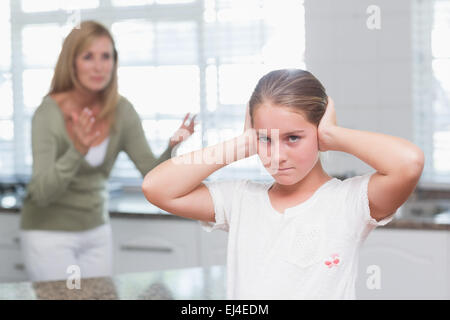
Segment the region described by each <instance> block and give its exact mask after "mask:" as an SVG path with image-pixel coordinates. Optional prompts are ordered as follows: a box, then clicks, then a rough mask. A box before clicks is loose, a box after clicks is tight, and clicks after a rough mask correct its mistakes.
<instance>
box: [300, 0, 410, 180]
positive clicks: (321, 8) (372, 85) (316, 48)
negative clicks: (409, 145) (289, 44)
mask: <svg viewBox="0 0 450 320" xmlns="http://www.w3.org/2000/svg"><path fill="white" fill-rule="evenodd" d="M370 5H376V6H378V7H379V8H380V17H381V23H380V26H381V28H380V29H379V30H377V29H375V30H370V29H369V28H368V27H367V24H366V22H367V20H368V18H369V17H370V16H371V13H366V10H367V8H368V7H369V6H370ZM305 13H306V17H305V18H306V56H305V59H306V66H307V69H308V70H309V71H310V72H312V73H313V74H314V75H315V76H316V77H317V78H318V79H319V80H320V81H321V82H322V84H323V85H324V86H325V88H326V89H327V92H328V94H329V95H330V96H331V97H332V98H333V99H334V101H335V106H336V113H337V120H338V124H339V125H342V126H344V127H348V128H352V129H359V130H368V131H375V132H382V133H385V134H390V135H395V136H399V137H402V138H405V139H408V140H410V141H412V140H413V137H414V135H413V113H412V110H413V109H412V94H411V76H412V71H411V70H412V68H411V62H412V50H411V26H410V24H411V18H410V14H411V1H410V0H395V1H389V0H383V1H380V0H370V1H367V0H305ZM323 163H324V167H325V169H326V170H327V172H329V173H331V174H342V173H344V172H350V171H353V172H354V173H356V174H361V173H365V172H368V171H372V169H371V168H370V167H369V166H368V165H366V164H365V163H363V162H362V161H360V160H359V159H357V158H355V157H354V156H351V155H347V154H344V153H340V152H327V155H326V160H325V162H323Z"/></svg>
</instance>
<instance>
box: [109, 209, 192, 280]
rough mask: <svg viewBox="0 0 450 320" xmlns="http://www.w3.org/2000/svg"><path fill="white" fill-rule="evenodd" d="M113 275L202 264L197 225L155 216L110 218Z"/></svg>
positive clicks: (186, 221)
mask: <svg viewBox="0 0 450 320" xmlns="http://www.w3.org/2000/svg"><path fill="white" fill-rule="evenodd" d="M111 228H112V232H113V246H114V274H120V273H130V272H144V271H153V270H163V269H174V268H187V267H194V266H199V265H200V252H199V249H198V246H199V240H200V239H199V237H200V233H199V231H200V230H199V226H198V222H196V221H193V220H188V219H170V220H169V219H158V218H156V217H152V218H149V217H142V218H139V217H138V218H136V217H123V218H122V217H114V218H111Z"/></svg>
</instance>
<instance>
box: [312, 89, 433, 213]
mask: <svg viewBox="0 0 450 320" xmlns="http://www.w3.org/2000/svg"><path fill="white" fill-rule="evenodd" d="M328 99H329V101H328V106H327V110H326V112H325V115H324V116H323V118H322V120H321V122H320V124H319V128H318V136H319V148H320V150H321V151H328V150H333V151H341V152H346V153H349V154H352V155H354V156H355V157H357V158H359V159H360V160H362V161H364V162H365V163H367V164H368V165H370V166H371V167H372V168H374V169H375V170H376V171H377V172H376V173H374V174H373V176H372V177H371V179H370V181H369V185H368V198H369V207H370V215H371V216H372V217H373V218H374V219H376V220H377V221H379V220H382V219H383V218H385V217H387V216H389V215H391V214H392V213H393V212H395V211H396V210H397V209H398V208H399V207H400V206H401V205H402V204H403V203H404V202H405V201H406V200H407V199H408V197H409V195H410V194H411V193H412V192H413V191H414V188H415V187H416V185H417V182H418V181H419V178H420V176H421V174H422V170H423V166H424V154H423V152H422V150H421V149H420V148H418V147H417V146H416V145H414V144H412V143H411V142H409V141H407V140H405V139H402V138H398V137H394V136H389V135H386V134H381V133H375V132H367V131H360V130H353V129H347V128H343V127H339V126H337V125H336V114H335V110H334V103H333V100H332V99H331V98H330V97H328Z"/></svg>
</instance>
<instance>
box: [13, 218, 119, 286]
mask: <svg viewBox="0 0 450 320" xmlns="http://www.w3.org/2000/svg"><path fill="white" fill-rule="evenodd" d="M20 243H21V248H22V254H23V258H24V263H25V268H26V271H27V273H28V276H29V279H30V281H33V282H34V281H51V280H67V279H68V278H69V277H70V276H71V275H72V274H73V273H74V272H75V271H76V272H79V273H80V277H81V278H91V277H107V276H112V234H111V226H110V225H109V224H104V225H101V226H99V227H97V228H94V229H91V230H87V231H80V232H69V231H41V230H22V231H21V232H20Z"/></svg>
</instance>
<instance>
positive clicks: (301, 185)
mask: <svg viewBox="0 0 450 320" xmlns="http://www.w3.org/2000/svg"><path fill="white" fill-rule="evenodd" d="M330 179H332V177H330V176H329V175H328V174H327V173H326V172H325V171H324V170H323V168H322V164H321V162H320V160H317V163H316V165H315V166H314V167H313V168H312V169H311V171H310V172H309V173H308V174H307V175H306V176H305V177H304V178H303V179H302V180H300V181H298V182H297V183H295V184H292V185H282V184H279V183H277V182H275V183H274V184H273V186H272V187H271V189H270V191H271V192H272V193H276V194H278V195H280V196H294V195H297V194H303V193H314V191H316V190H317V189H318V188H320V186H322V185H323V184H324V183H326V182H327V181H329V180H330Z"/></svg>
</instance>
